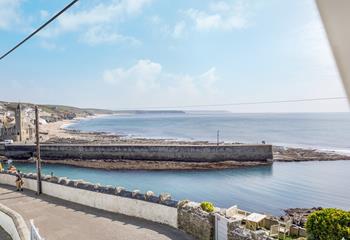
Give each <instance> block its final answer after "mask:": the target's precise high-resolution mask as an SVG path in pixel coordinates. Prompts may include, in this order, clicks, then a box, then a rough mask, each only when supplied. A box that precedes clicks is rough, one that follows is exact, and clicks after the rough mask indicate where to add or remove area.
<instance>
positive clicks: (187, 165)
mask: <svg viewBox="0 0 350 240" xmlns="http://www.w3.org/2000/svg"><path fill="white" fill-rule="evenodd" d="M13 161H14V162H20V163H28V160H13ZM42 162H43V163H45V164H62V165H69V166H74V167H83V168H94V169H104V170H152V171H158V170H159V171H163V170H181V171H186V170H218V169H234V168H243V167H253V166H269V165H271V162H258V161H251V162H239V161H222V162H174V161H146V160H145V161H142V160H85V161H82V160H74V159H65V160H42Z"/></svg>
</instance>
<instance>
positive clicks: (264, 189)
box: [16, 112, 350, 215]
mask: <svg viewBox="0 0 350 240" xmlns="http://www.w3.org/2000/svg"><path fill="white" fill-rule="evenodd" d="M66 127H67V128H68V129H75V130H80V131H86V132H107V133H110V134H119V135H123V136H124V137H125V138H134V137H138V138H155V139H158V138H161V139H171V140H187V141H199V140H200V141H209V142H216V141H217V137H218V135H219V141H220V142H221V141H222V142H240V143H261V142H262V141H265V142H267V143H271V144H274V145H280V146H289V147H303V148H312V149H320V150H329V151H337V152H340V153H344V154H346V153H350V113H293V114H292V113H290V114H289V113H288V114H233V113H226V112H215V113H213V112H210V113H208V112H187V113H180V112H175V113H159V112H158V113H141V114H123V115H111V116H104V117H99V118H94V119H88V120H80V121H78V122H75V123H74V124H71V125H69V126H66ZM218 133H219V134H218ZM16 166H17V167H18V168H19V169H21V170H22V171H24V172H33V171H34V169H35V166H34V165H33V164H17V165H16ZM43 171H44V172H45V173H46V174H50V173H51V172H53V173H54V175H57V176H67V177H69V178H72V179H84V180H86V181H89V182H92V183H100V184H106V185H107V184H108V185H113V186H124V187H125V188H127V189H129V190H134V189H138V190H141V191H143V192H145V191H148V190H151V191H153V192H155V193H157V194H159V193H164V192H167V193H170V194H171V195H172V196H173V198H174V199H177V200H183V199H190V200H193V201H198V202H201V201H210V202H213V203H214V204H215V205H216V206H218V207H230V206H233V205H238V207H239V208H242V209H245V210H248V211H253V212H260V213H268V214H273V215H281V214H283V209H286V208H296V207H300V208H303V207H305V208H309V207H334V208H341V209H345V210H350V180H349V173H350V161H345V160H344V161H342V160H340V161H312V162H274V163H273V164H272V165H271V166H258V167H250V168H240V169H226V170H196V171H192V170H191V171H190V170H187V171H141V170H137V171H135V170H132V171H131V170H130V171H124V170H123V171H120V170H98V169H87V168H80V167H71V166H63V165H44V167H43Z"/></svg>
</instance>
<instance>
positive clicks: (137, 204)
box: [0, 172, 178, 228]
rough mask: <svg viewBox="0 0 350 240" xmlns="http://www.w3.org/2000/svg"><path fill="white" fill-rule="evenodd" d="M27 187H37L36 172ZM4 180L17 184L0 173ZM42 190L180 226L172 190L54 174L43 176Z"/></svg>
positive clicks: (26, 179)
mask: <svg viewBox="0 0 350 240" xmlns="http://www.w3.org/2000/svg"><path fill="white" fill-rule="evenodd" d="M23 179H24V188H27V189H30V190H33V191H36V186H37V185H36V184H37V182H36V174H32V173H29V174H24V175H23ZM0 183H1V184H7V185H15V176H14V175H12V174H9V173H6V172H1V173H0ZM42 192H43V193H44V194H46V195H49V196H53V197H57V198H60V199H63V200H67V201H71V202H75V203H78V204H82V205H85V206H89V207H93V208H97V209H102V210H105V211H109V212H115V213H120V214H125V215H128V216H133V217H139V218H143V219H146V220H150V221H154V222H159V223H163V224H166V225H169V226H172V227H174V228H177V204H178V202H177V201H175V200H172V199H171V196H170V195H169V194H161V195H159V196H156V195H154V194H153V193H152V192H150V191H149V192H147V193H141V192H140V191H137V190H134V191H128V190H125V189H124V188H122V187H115V186H101V185H99V184H92V183H88V182H85V181H82V180H69V179H67V178H58V177H55V176H53V177H51V176H43V177H42Z"/></svg>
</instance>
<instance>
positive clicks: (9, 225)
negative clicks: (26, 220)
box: [0, 211, 21, 240]
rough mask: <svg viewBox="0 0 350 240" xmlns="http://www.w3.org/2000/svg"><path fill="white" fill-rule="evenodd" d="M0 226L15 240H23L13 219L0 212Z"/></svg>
mask: <svg viewBox="0 0 350 240" xmlns="http://www.w3.org/2000/svg"><path fill="white" fill-rule="evenodd" d="M0 226H1V227H2V228H3V229H4V230H5V231H6V232H7V233H8V234H10V236H11V237H12V239H13V240H21V238H20V237H19V234H18V232H17V228H16V225H15V224H14V222H13V220H12V218H11V217H10V216H8V215H7V214H6V213H3V212H2V211H0Z"/></svg>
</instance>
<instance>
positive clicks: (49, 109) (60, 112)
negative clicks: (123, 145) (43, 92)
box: [0, 101, 185, 123]
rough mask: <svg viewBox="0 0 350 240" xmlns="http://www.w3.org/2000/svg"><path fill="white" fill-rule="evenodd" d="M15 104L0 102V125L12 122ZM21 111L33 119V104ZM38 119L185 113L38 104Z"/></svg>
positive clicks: (53, 119) (54, 119) (26, 104)
mask: <svg viewBox="0 0 350 240" xmlns="http://www.w3.org/2000/svg"><path fill="white" fill-rule="evenodd" d="M17 105H18V103H17V102H5V101H0V123H2V122H3V121H4V118H5V117H6V118H8V120H9V121H12V120H13V115H14V112H15V109H16V108H17ZM21 106H22V109H23V111H24V112H25V118H27V119H28V120H29V121H31V120H33V119H34V107H35V104H33V103H21ZM38 106H39V109H40V117H41V118H42V119H43V120H45V121H46V122H56V121H60V120H72V119H74V118H77V117H82V118H84V117H88V116H94V115H101V114H143V113H185V112H183V111H176V110H175V111H173V110H166V111H163V110H156V111H153V110H152V111H146V110H120V111H116V110H108V109H97V108H78V107H72V106H64V105H45V104H39V105H38Z"/></svg>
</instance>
